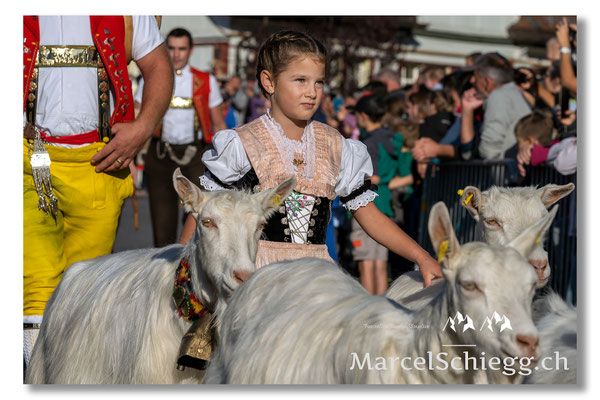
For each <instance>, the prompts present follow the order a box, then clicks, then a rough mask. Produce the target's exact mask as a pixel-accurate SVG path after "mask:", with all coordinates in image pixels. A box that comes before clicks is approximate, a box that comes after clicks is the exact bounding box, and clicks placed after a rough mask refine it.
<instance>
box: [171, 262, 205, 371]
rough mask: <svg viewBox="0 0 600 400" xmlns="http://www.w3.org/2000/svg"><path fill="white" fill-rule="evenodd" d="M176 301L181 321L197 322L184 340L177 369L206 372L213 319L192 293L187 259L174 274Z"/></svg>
mask: <svg viewBox="0 0 600 400" xmlns="http://www.w3.org/2000/svg"><path fill="white" fill-rule="evenodd" d="M173 300H174V302H175V307H177V314H178V315H179V317H181V318H185V319H187V320H188V321H193V322H194V324H193V325H192V326H191V328H190V329H189V330H188V331H187V332H186V334H185V335H184V336H183V338H182V340H181V345H180V347H179V356H178V357H177V369H178V370H180V371H183V370H184V369H185V367H191V368H196V369H200V370H204V369H206V367H207V366H208V362H209V360H210V357H211V354H212V348H213V334H212V332H211V319H212V315H211V313H210V312H208V310H207V309H206V308H205V307H204V306H203V305H202V304H201V303H200V301H199V300H198V298H197V297H196V296H195V295H194V293H193V290H192V275H191V270H190V266H189V263H188V260H187V259H186V258H185V257H184V258H182V259H181V261H180V262H179V266H178V267H177V271H176V272H175V284H174V286H173Z"/></svg>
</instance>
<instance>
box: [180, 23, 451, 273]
mask: <svg viewBox="0 0 600 400" xmlns="http://www.w3.org/2000/svg"><path fill="white" fill-rule="evenodd" d="M326 58H327V54H326V49H325V47H324V46H323V44H322V43H321V42H319V41H318V40H316V39H315V38H313V37H312V36H311V35H308V34H305V33H299V32H294V31H284V32H278V33H275V34H273V35H271V36H270V37H269V38H268V39H267V40H266V41H265V43H264V44H263V45H262V47H261V48H260V51H259V54H258V59H257V79H258V82H259V85H260V88H261V90H262V91H263V93H264V94H265V96H266V97H267V98H268V99H269V100H270V103H271V108H270V110H268V112H267V114H265V115H263V116H261V117H260V118H258V119H256V120H254V121H252V122H250V123H248V124H246V125H244V126H241V127H238V128H235V129H234V130H223V131H220V132H217V133H216V135H215V137H214V139H213V145H214V149H212V150H209V151H207V152H206V153H205V154H204V156H203V157H202V161H203V162H204V164H205V165H206V167H207V174H205V175H203V176H202V177H201V178H200V183H201V185H202V186H203V187H204V188H205V189H207V190H221V189H223V188H241V187H245V188H249V189H254V190H257V189H258V188H259V189H260V190H265V189H269V188H271V187H274V186H276V185H278V184H279V183H281V182H282V181H283V180H285V179H286V178H288V177H290V176H295V177H296V179H297V183H296V187H295V190H294V192H293V193H292V194H291V195H290V196H289V197H288V198H287V199H282V204H281V207H280V208H279V210H278V212H277V213H276V214H275V215H273V216H272V217H271V218H270V219H269V220H268V221H267V224H266V226H265V228H264V230H263V237H264V240H260V242H259V246H258V251H257V255H256V264H257V267H261V266H263V265H266V264H269V263H272V262H277V261H280V260H288V259H297V258H301V257H319V258H324V259H330V258H329V255H328V254H327V248H326V246H325V245H324V243H325V228H326V227H327V223H328V221H329V218H330V205H331V202H332V200H333V199H334V198H335V197H338V196H339V197H340V199H341V200H342V203H343V205H344V206H345V207H346V208H347V209H349V210H350V211H351V212H352V213H353V215H354V218H356V220H357V221H358V223H359V224H360V225H361V226H362V227H363V228H364V230H365V231H366V232H367V233H368V234H369V235H370V236H371V237H372V238H373V239H375V240H376V241H377V242H379V243H381V244H383V245H385V246H386V247H387V248H389V249H390V250H392V251H394V252H395V253H397V254H399V255H401V256H403V257H405V258H407V259H409V260H411V261H413V262H415V263H417V264H418V265H419V267H420V270H421V274H422V275H423V278H424V280H425V284H426V285H429V284H430V283H431V280H432V278H434V277H441V270H440V266H439V264H438V263H437V262H436V261H435V260H434V259H433V258H432V257H431V256H430V255H429V254H428V253H427V252H426V251H425V250H423V249H422V248H421V247H420V246H419V245H418V244H417V243H416V242H415V241H413V240H412V239H411V238H410V237H409V236H408V235H406V234H405V233H404V232H403V231H402V230H401V229H400V228H398V226H396V224H394V222H392V221H391V220H390V219H389V218H388V217H387V216H386V215H384V214H383V213H381V212H380V211H379V210H378V209H377V207H376V206H375V205H374V204H373V200H374V199H375V198H376V197H377V194H376V193H375V192H374V191H373V190H372V189H373V186H372V184H371V182H370V181H369V179H368V178H369V177H370V176H371V175H372V174H373V167H372V164H371V160H370V158H369V154H368V152H367V148H366V146H364V145H363V144H361V143H360V142H357V141H355V140H350V139H345V138H344V137H343V136H342V135H341V134H340V133H339V132H338V131H336V130H335V129H333V128H331V127H329V126H327V125H325V124H321V123H318V122H316V121H313V120H311V117H312V116H313V114H314V112H315V111H316V110H317V107H318V106H319V104H320V102H321V99H322V96H323V86H324V84H325V66H326ZM194 229H195V220H194V219H193V218H188V220H187V221H186V225H185V227H184V230H183V232H182V236H181V238H180V242H182V243H185V242H187V241H188V240H189V239H190V238H191V236H192V235H193V232H194ZM200 229H210V228H205V227H204V226H202V227H200ZM315 278H316V279H317V278H318V277H315Z"/></svg>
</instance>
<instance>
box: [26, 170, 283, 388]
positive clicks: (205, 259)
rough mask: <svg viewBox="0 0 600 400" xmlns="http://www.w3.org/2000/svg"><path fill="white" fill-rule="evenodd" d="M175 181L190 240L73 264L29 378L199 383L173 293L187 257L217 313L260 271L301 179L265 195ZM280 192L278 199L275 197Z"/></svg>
mask: <svg viewBox="0 0 600 400" xmlns="http://www.w3.org/2000/svg"><path fill="white" fill-rule="evenodd" d="M173 182H174V186H175V189H176V190H177V193H178V194H179V197H180V198H181V200H182V202H183V203H184V205H185V208H186V211H188V212H192V214H193V215H194V217H195V218H196V221H197V222H198V223H197V228H196V232H195V235H194V237H193V239H192V240H191V241H190V242H189V243H188V244H187V245H186V246H181V245H178V244H175V245H171V246H168V247H165V248H160V249H144V250H134V251H126V252H122V253H117V254H113V255H107V256H104V257H99V258H96V259H92V260H86V261H82V262H79V263H76V264H73V265H72V266H71V267H70V268H69V269H68V270H67V271H66V272H65V274H64V276H63V278H62V280H61V282H60V284H59V285H58V287H57V288H56V290H55V291H54V293H53V295H52V297H51V298H50V300H49V301H48V304H47V306H46V309H45V312H44V320H43V322H42V326H41V330H40V335H39V338H38V340H37V343H36V345H35V348H34V350H33V353H32V359H31V363H30V365H29V368H28V370H27V378H26V382H27V383H62V384H66V383H97V384H106V383H180V382H199V381H201V379H202V376H203V371H199V370H196V369H193V368H186V369H185V370H184V371H179V370H178V369H176V366H177V365H176V362H177V356H178V350H179V346H180V343H181V340H182V337H183V335H184V334H185V333H186V331H187V330H188V329H189V328H190V326H191V322H188V321H187V320H185V319H183V318H179V316H178V314H177V312H176V306H175V304H174V301H173V299H172V293H173V287H174V282H175V274H176V270H177V267H178V265H179V263H180V260H182V258H184V257H185V258H186V259H187V260H188V264H189V267H190V271H191V275H192V277H191V283H192V288H191V289H192V291H193V293H192V294H194V295H195V296H196V298H197V299H199V301H200V303H202V305H204V306H205V307H206V308H207V309H209V310H214V312H215V313H216V314H218V313H221V312H223V310H224V309H225V308H226V306H227V302H228V298H229V296H230V295H231V293H232V292H233V291H234V290H235V289H236V288H237V287H238V286H239V285H240V283H241V282H242V281H244V280H245V279H247V278H248V277H249V276H250V275H251V274H252V273H253V272H254V270H255V267H254V258H255V256H256V250H257V246H258V239H259V237H260V235H261V229H262V226H263V225H264V223H265V220H266V219H267V218H268V217H269V215H270V214H271V213H272V212H273V211H274V210H275V209H276V208H277V207H278V206H277V201H274V200H276V199H278V198H285V197H287V196H288V195H289V193H290V192H291V190H292V188H293V186H294V184H295V179H294V178H291V179H288V180H286V181H285V182H283V183H282V184H280V185H279V186H277V187H275V188H272V189H270V190H265V191H264V192H261V193H258V194H254V195H252V194H249V193H244V192H235V191H221V192H202V191H201V190H200V189H199V188H198V187H197V186H195V185H194V184H192V183H191V182H190V181H189V180H187V179H186V178H185V177H184V176H183V175H182V174H181V172H180V171H179V169H178V170H176V171H175V174H174V176H173ZM277 196H280V197H277Z"/></svg>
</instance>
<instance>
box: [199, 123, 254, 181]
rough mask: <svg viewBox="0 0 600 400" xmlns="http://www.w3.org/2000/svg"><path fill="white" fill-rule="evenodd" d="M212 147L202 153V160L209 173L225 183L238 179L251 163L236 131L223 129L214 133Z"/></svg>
mask: <svg viewBox="0 0 600 400" xmlns="http://www.w3.org/2000/svg"><path fill="white" fill-rule="evenodd" d="M212 143H213V147H214V148H213V149H210V150H207V151H206V152H205V153H204V154H203V155H202V162H203V163H204V165H206V168H207V169H208V170H209V171H210V173H211V174H212V175H214V176H216V177H217V178H219V180H220V181H221V182H223V183H225V184H231V183H233V182H237V181H239V180H240V179H241V178H242V177H243V176H244V175H246V173H248V171H250V169H251V168H252V165H251V164H250V160H248V156H247V155H246V151H245V150H244V145H243V144H242V141H241V139H240V137H239V136H238V134H237V132H236V131H234V130H233V129H225V130H222V131H219V132H217V133H216V134H215V136H214V138H213V142H212Z"/></svg>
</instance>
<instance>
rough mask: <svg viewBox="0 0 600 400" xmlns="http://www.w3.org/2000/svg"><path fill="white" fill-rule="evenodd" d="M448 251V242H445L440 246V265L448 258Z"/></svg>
mask: <svg viewBox="0 0 600 400" xmlns="http://www.w3.org/2000/svg"><path fill="white" fill-rule="evenodd" d="M447 251H448V241H447V240H444V241H443V242H442V244H441V245H440V251H439V253H438V263H441V262H442V260H443V259H444V257H445V256H446V252H447Z"/></svg>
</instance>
